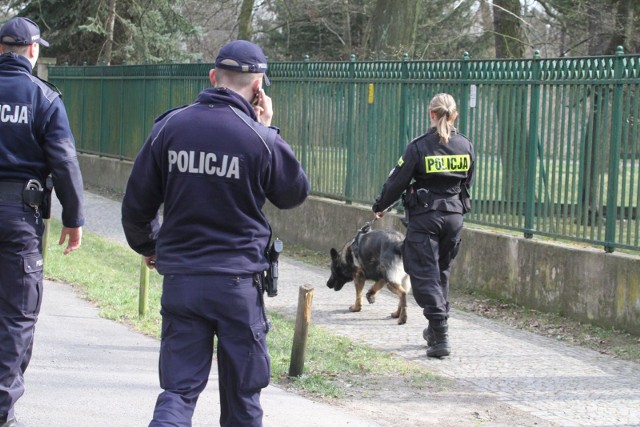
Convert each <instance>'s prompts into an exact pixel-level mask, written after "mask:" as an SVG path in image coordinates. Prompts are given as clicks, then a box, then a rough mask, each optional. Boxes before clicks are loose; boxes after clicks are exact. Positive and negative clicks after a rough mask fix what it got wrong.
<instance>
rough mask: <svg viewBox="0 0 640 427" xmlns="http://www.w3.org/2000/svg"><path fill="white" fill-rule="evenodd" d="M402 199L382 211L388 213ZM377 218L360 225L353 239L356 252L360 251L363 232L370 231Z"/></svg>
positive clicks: (353, 248)
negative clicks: (359, 246)
mask: <svg viewBox="0 0 640 427" xmlns="http://www.w3.org/2000/svg"><path fill="white" fill-rule="evenodd" d="M400 200H401V199H398V200H396V201H395V203H393V204H392V205H391V206H389V207H388V208H386V209H385V210H383V211H382V213H386V212H387V211H389V210H391V209H393V208H394V207H395V206H396V205H397V204H398V203H400ZM377 220H378V218H377V217H374V218H373V219H372V220H371V221H367V222H365V223H364V225H363V226H362V227H360V229H359V230H358V232H357V233H356V235H355V237H354V238H353V240H351V248H352V250H353V251H354V254H357V251H358V240H359V237H360V236H361V235H362V234H366V233H368V232H369V231H370V230H371V226H372V225H373V223H374V222H376V221H377ZM356 256H357V255H356Z"/></svg>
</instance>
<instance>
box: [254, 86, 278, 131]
mask: <svg viewBox="0 0 640 427" xmlns="http://www.w3.org/2000/svg"><path fill="white" fill-rule="evenodd" d="M253 110H254V111H255V112H256V116H257V117H258V122H260V123H262V124H263V125H265V126H271V119H272V118H273V105H272V103H271V98H270V97H269V96H267V94H266V93H264V89H260V94H259V96H258V103H257V104H256V105H254V106H253Z"/></svg>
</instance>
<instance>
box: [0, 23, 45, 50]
mask: <svg viewBox="0 0 640 427" xmlns="http://www.w3.org/2000/svg"><path fill="white" fill-rule="evenodd" d="M0 43H2V44H5V45H8V46H28V45H30V44H32V43H40V44H41V45H43V46H49V42H48V41H46V40H44V39H43V38H42V37H40V27H38V24H36V23H35V22H33V21H32V20H31V19H29V18H23V17H20V16H18V17H15V18H11V19H10V20H8V21H7V22H5V23H4V25H3V26H2V28H0Z"/></svg>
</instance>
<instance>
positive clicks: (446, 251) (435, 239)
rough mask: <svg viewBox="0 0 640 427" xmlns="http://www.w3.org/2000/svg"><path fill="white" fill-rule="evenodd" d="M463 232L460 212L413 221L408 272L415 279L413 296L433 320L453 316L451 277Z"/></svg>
mask: <svg viewBox="0 0 640 427" xmlns="http://www.w3.org/2000/svg"><path fill="white" fill-rule="evenodd" d="M461 233H462V214H459V213H452V212H443V211H436V210H433V211H429V212H426V213H423V214H421V215H417V216H415V217H412V218H411V219H410V220H409V226H408V228H407V235H406V238H405V242H404V247H403V262H404V269H405V271H406V272H407V274H408V275H409V277H410V278H411V288H412V290H413V296H414V298H415V300H416V302H417V303H418V305H419V306H420V307H422V309H423V313H424V316H425V317H426V318H427V319H429V320H436V321H438V320H446V319H447V318H448V317H449V275H450V273H451V263H452V261H453V260H454V258H455V257H456V255H457V254H458V249H459V247H460V237H461Z"/></svg>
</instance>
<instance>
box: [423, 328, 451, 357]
mask: <svg viewBox="0 0 640 427" xmlns="http://www.w3.org/2000/svg"><path fill="white" fill-rule="evenodd" d="M429 327H430V328H431V329H432V330H433V336H434V341H435V342H434V344H433V345H429V347H428V348H427V356H428V357H445V356H448V355H449V354H451V347H449V326H448V325H447V324H446V322H445V323H444V324H442V325H433V326H431V325H429ZM427 329H429V328H427ZM427 343H429V340H427Z"/></svg>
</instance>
